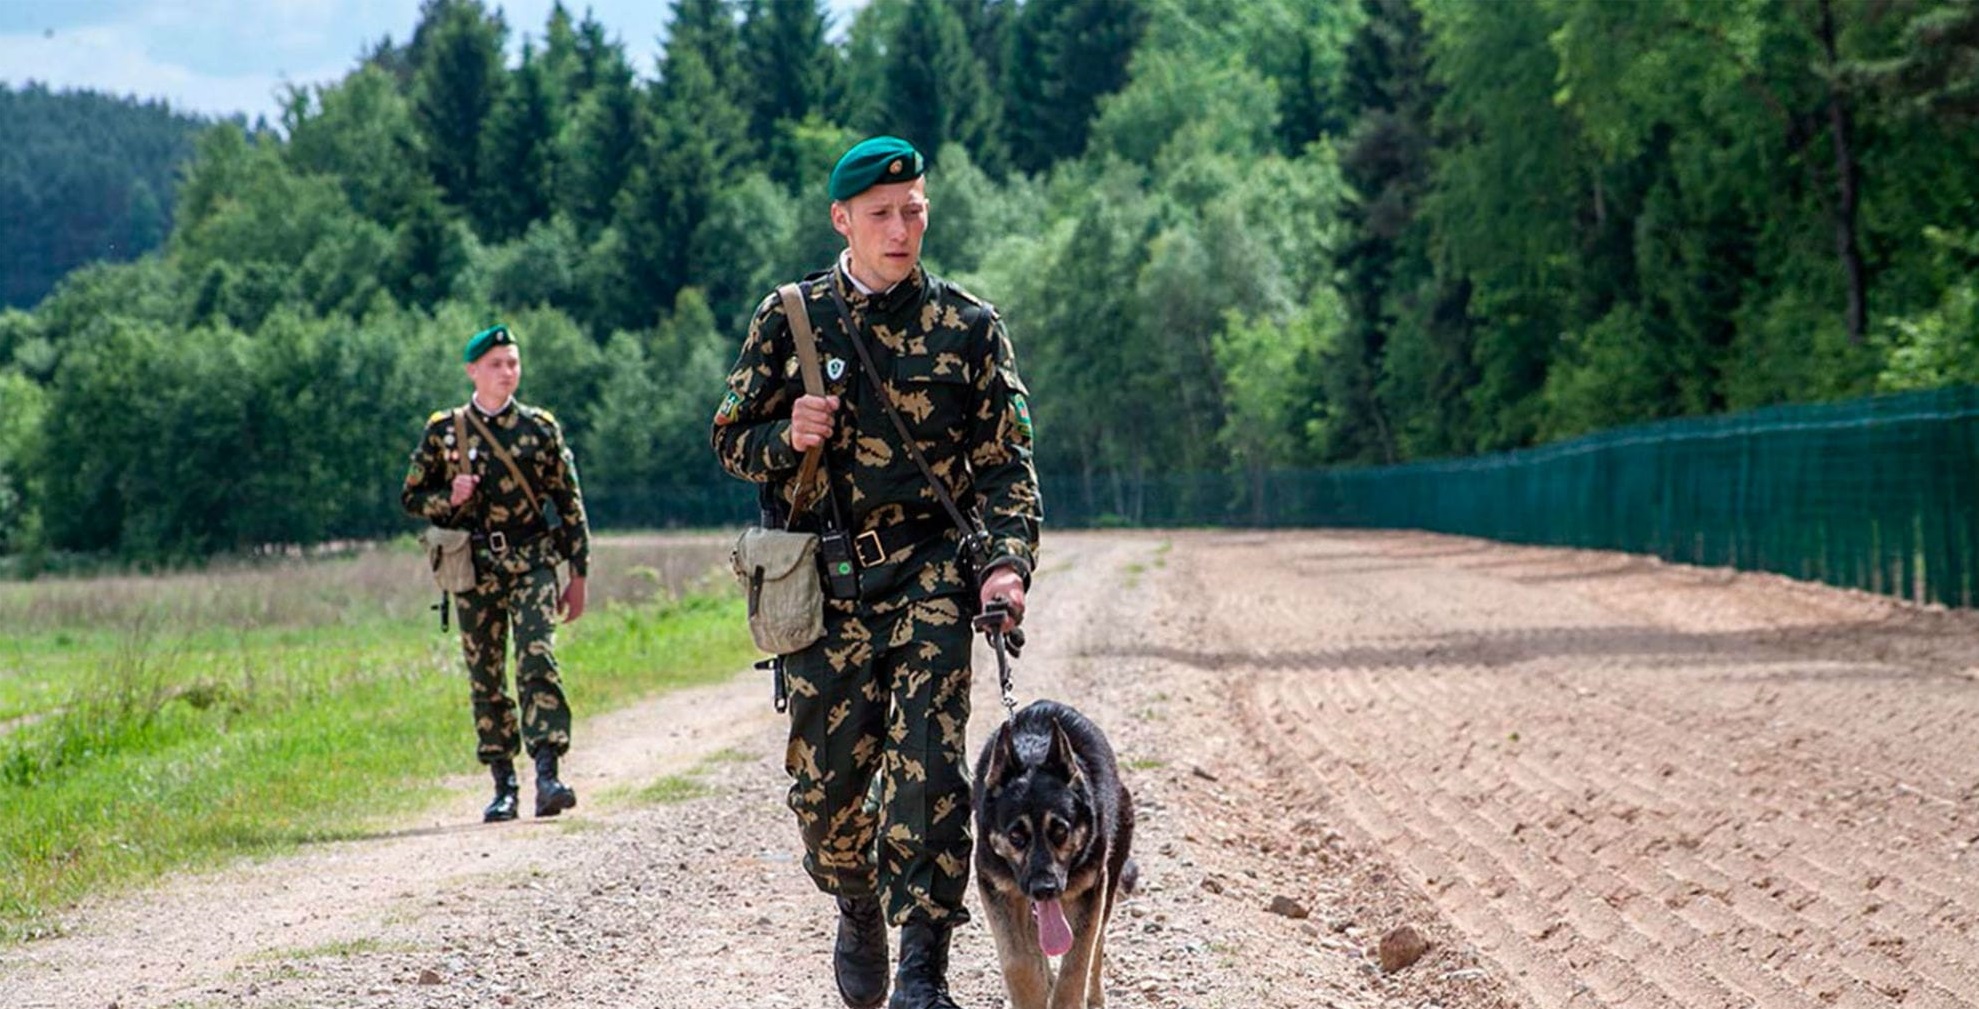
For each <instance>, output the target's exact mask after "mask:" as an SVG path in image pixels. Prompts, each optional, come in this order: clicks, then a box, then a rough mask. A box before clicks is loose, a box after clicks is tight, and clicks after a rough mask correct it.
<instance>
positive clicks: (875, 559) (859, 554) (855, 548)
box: [852, 529, 886, 568]
mask: <svg viewBox="0 0 1979 1009" xmlns="http://www.w3.org/2000/svg"><path fill="white" fill-rule="evenodd" d="M868 539H871V540H872V550H873V556H872V557H870V558H868V557H867V556H866V541H867V540H868ZM852 556H854V557H856V558H858V559H859V566H860V567H862V568H871V567H878V566H879V565H880V564H881V563H882V562H884V561H885V560H886V544H884V543H881V542H880V531H879V530H878V529H868V530H866V531H865V532H862V533H860V534H859V535H858V536H857V537H855V538H853V540H852Z"/></svg>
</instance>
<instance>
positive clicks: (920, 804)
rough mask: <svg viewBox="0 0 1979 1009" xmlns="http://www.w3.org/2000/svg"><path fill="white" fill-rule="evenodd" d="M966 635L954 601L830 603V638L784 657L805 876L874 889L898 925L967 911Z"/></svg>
mask: <svg viewBox="0 0 1979 1009" xmlns="http://www.w3.org/2000/svg"><path fill="white" fill-rule="evenodd" d="M970 644H971V633H970V629H969V620H968V618H967V616H965V615H964V612H963V609H962V606H961V604H960V602H959V600H956V599H954V598H943V599H928V600H922V601H919V602H914V603H910V604H908V605H907V606H905V607H903V608H900V609H897V610H893V611H890V612H886V613H879V614H875V613H872V612H871V611H869V610H866V609H864V608H858V609H853V608H852V607H851V606H850V604H844V603H837V602H832V603H827V604H826V611H825V636H824V637H823V638H821V639H819V641H818V642H817V643H816V644H814V645H812V646H811V647H809V648H807V649H805V650H803V651H801V652H798V653H796V654H794V655H788V656H785V657H784V665H783V668H784V677H785V685H786V687H787V689H788V690H789V693H790V745H789V748H788V749H787V750H786V751H785V753H784V770H785V771H787V772H789V774H790V777H791V786H790V796H789V803H790V808H791V809H792V810H793V811H795V812H796V813H797V821H798V825H799V827H800V829H801V830H802V832H803V835H804V868H805V871H807V872H809V873H810V874H811V879H812V880H813V881H815V882H816V883H817V885H818V888H819V889H821V890H824V891H825V892H826V893H831V894H836V895H839V896H847V897H856V896H863V895H866V894H874V893H877V894H879V895H880V896H881V898H882V899H883V902H884V904H885V906H886V912H887V918H888V920H890V921H892V922H893V923H894V924H896V925H899V924H905V923H906V922H907V921H909V920H910V919H912V920H921V921H929V922H944V921H945V922H958V923H959V922H963V921H967V920H968V917H969V915H968V912H966V911H964V910H963V908H962V897H963V893H964V891H965V890H966V889H967V888H968V884H969V853H970V838H969V772H968V766H967V759H966V757H967V755H966V754H965V753H964V749H965V747H966V745H967V740H966V738H965V736H966V733H967V731H968V725H969V649H970Z"/></svg>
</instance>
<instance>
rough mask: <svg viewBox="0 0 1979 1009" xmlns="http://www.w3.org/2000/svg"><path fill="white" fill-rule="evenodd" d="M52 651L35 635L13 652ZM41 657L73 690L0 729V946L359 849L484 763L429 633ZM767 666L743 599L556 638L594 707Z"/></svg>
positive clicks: (104, 639)
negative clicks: (355, 841) (255, 862)
mask: <svg viewBox="0 0 1979 1009" xmlns="http://www.w3.org/2000/svg"><path fill="white" fill-rule="evenodd" d="M43 633H46V632H43ZM29 638H31V639H34V640H26V639H29ZM57 644H58V643H57V642H56V641H54V640H48V639H42V638H41V635H40V634H33V635H28V636H24V637H17V638H14V639H12V640H11V641H5V642H0V654H4V653H5V652H6V651H7V650H8V649H9V648H11V649H12V650H13V653H14V654H15V655H22V654H34V653H35V652H37V651H39V647H40V646H44V645H45V646H57ZM43 654H44V655H46V656H47V658H48V661H51V662H56V663H59V664H60V666H61V667H62V669H63V670H64V674H63V675H62V676H60V677H59V678H57V679H59V682H61V683H62V684H63V691H62V693H61V696H59V697H58V698H51V697H50V696H49V695H48V693H47V691H46V690H45V689H42V688H36V690H33V691H30V690H28V689H26V688H20V689H17V690H15V691H12V692H11V693H12V696H11V698H10V699H11V700H12V701H13V702H14V703H13V704H11V705H9V707H10V708H12V710H14V711H16V712H19V711H23V710H36V709H38V710H39V712H40V714H39V715H38V717H35V718H32V719H22V720H18V721H16V722H15V723H13V724H12V725H11V727H9V728H8V729H7V730H6V731H5V733H4V734H0V810H4V811H5V813H4V815H0V877H4V878H5V879H7V880H8V885H7V886H5V887H0V942H12V941H19V940H22V939H29V938H34V937H37V936H42V935H48V934H52V933H54V932H55V931H56V930H57V928H58V923H57V915H58V913H59V912H60V910H61V909H62V908H64V907H67V906H69V905H71V904H73V903H74V902H75V901H76V900H78V899H79V898H81V897H83V896H85V895H89V894H93V893H100V892H105V891H112V890H116V889H119V888H123V887H128V886H131V885H134V884H137V883H142V882H145V881H148V880H152V879H155V878H157V877H159V876H160V875H162V874H164V873H166V872H169V871H172V870H176V869H183V868H200V867H205V866H210V865H214V864H219V863H221V862H223V861H225V860H228V859H231V858H236V857H240V856H243V855H248V856H259V855H268V854H277V853H280V852H282V851H285V850H289V849H292V848H294V847H295V846H296V845H299V844H303V843H307V842H313V841H322V840H335V839H342V838H347V837H354V836H360V835H362V834H364V833H366V832H368V831H370V830H374V829H376V827H377V826H378V825H380V824H381V823H382V822H384V821H386V820H387V819H389V818H390V817H391V816H393V815H395V814H401V813H404V812H406V811H407V810H409V809H412V808H416V807H417V806H418V805H419V804H420V803H422V802H423V801H427V800H428V799H429V798H430V796H431V795H432V793H433V792H434V791H435V790H437V788H438V784H437V781H438V779H439V778H440V777H441V776H444V775H447V774H451V773H458V772H460V771H463V770H466V769H471V764H470V763H469V762H470V761H471V760H472V753H473V749H474V740H473V731H472V725H471V720H470V716H469V709H468V695H467V685H466V678H465V675H464V673H463V671H462V668H461V659H460V652H459V645H458V639H457V638H455V637H453V636H451V635H448V636H441V635H440V634H438V633H437V632H436V631H435V629H434V628H433V626H432V625H431V624H428V623H426V622H424V621H405V620H386V619H382V618H381V619H374V620H368V621H364V622H360V623H356V624H348V623H346V624H336V625H324V626H304V627H293V626H289V627H280V626H274V627H266V628H254V627H236V628H232V629H228V630H225V631H222V632H217V633H216V632H214V631H212V630H211V629H201V628H193V629H191V630H188V631H184V632H180V633H175V634H164V633H161V632H160V630H159V628H158V627H156V626H155V625H154V626H146V625H145V624H144V623H143V622H142V621H140V622H137V623H134V624H133V625H131V626H128V627H126V628H125V629H124V630H123V631H122V632H120V633H110V632H105V633H97V634H73V635H68V636H67V637H66V638H65V639H64V640H62V641H61V642H60V643H59V646H58V647H51V648H50V651H49V652H47V653H43ZM754 655H755V652H754V650H753V648H752V647H751V646H750V643H749V638H748V631H747V628H746V626H745V621H744V619H743V615H742V612H741V603H740V601H739V600H738V599H736V598H735V596H734V594H733V593H732V592H715V593H695V594H687V595H682V596H679V597H677V598H673V599H669V600H664V601H653V602H645V603H639V604H633V605H626V604H615V605H606V606H601V607H599V608H597V609H594V610H593V611H592V612H591V613H590V614H587V615H586V617H585V618H584V619H583V620H582V621H580V622H578V623H576V624H573V625H570V626H569V627H567V628H564V629H563V630H561V631H559V640H558V658H559V664H560V665H562V667H563V668H564V670H565V673H564V678H565V688H566V690H568V691H569V693H570V695H571V699H572V703H573V705H574V706H577V708H578V710H579V711H580V712H584V713H598V712H602V711H605V710H609V709H611V708H613V707H617V706H621V705H623V704H625V703H628V702H630V701H632V700H635V699H638V698H642V697H647V696H651V695H652V694H654V693H656V692H661V691H665V690H671V689H677V688H680V687H685V686H691V685H695V684H700V683H707V682H713V681H716V680H720V679H722V678H725V677H726V676H728V675H731V674H733V673H734V672H735V671H736V670H738V669H741V668H743V667H744V666H745V665H746V664H747V663H748V661H749V660H750V659H751V658H753V657H754ZM41 668H42V671H43V672H45V671H46V669H47V667H46V666H43V667H41ZM42 682H46V679H45V678H44V679H43V681H42ZM8 693H9V692H8V691H0V697H5V696H7V694H8Z"/></svg>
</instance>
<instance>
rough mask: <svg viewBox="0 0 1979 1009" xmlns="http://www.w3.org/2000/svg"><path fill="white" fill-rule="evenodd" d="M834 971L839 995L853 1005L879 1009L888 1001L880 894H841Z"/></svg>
mask: <svg viewBox="0 0 1979 1009" xmlns="http://www.w3.org/2000/svg"><path fill="white" fill-rule="evenodd" d="M831 971H832V976H833V977H835V978H837V980H838V997H839V998H842V999H844V1000H845V1004H846V1005H849V1006H851V1007H852V1009H879V1004H880V1003H881V1002H884V1001H886V915H884V914H882V913H881V912H880V899H879V898H878V897H850V898H847V897H840V898H838V941H837V942H836V943H834V944H832V949H831Z"/></svg>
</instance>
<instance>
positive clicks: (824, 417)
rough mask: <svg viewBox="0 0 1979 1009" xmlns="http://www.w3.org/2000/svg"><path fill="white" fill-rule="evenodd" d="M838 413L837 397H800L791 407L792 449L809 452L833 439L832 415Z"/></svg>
mask: <svg viewBox="0 0 1979 1009" xmlns="http://www.w3.org/2000/svg"><path fill="white" fill-rule="evenodd" d="M837 412H838V397H837V396H799V397H797V402H795V403H792V404H791V405H790V447H791V448H794V449H796V450H797V451H799V452H809V451H810V450H811V449H812V448H813V447H815V446H818V445H822V444H824V442H825V439H826V438H829V437H831V428H832V414H834V413H837Z"/></svg>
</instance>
